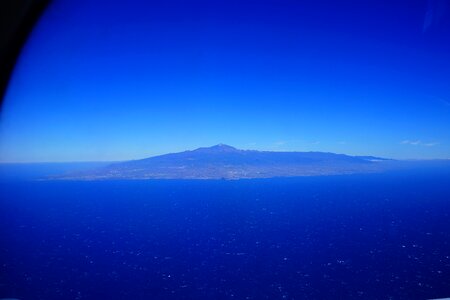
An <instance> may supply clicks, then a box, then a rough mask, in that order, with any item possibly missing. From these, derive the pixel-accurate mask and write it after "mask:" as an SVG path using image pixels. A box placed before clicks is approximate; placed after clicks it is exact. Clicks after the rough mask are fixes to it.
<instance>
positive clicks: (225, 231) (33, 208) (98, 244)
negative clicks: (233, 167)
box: [0, 168, 450, 300]
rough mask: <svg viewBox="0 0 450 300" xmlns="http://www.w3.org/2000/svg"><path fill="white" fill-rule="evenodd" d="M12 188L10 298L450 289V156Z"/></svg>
mask: <svg viewBox="0 0 450 300" xmlns="http://www.w3.org/2000/svg"><path fill="white" fill-rule="evenodd" d="M0 193H1V194H0V195H1V200H0V254H1V256H0V266H1V273H0V298H17V299H21V300H27V299H30V300H31V299H32V300H35V299H45V300H53V299H58V300H59V299H133V300H136V299H429V298H439V297H441V298H442V297H450V168H440V169H439V168H436V169H427V170H426V171H423V170H421V171H417V172H413V171H411V170H409V171H405V172H391V173H385V174H369V175H346V176H323V177H304V178H290V179H264V180H237V181H225V180H218V181H207V180H205V181H201V180H199V181H195V180H192V181H183V180H178V181H177V180H160V181H158V180H149V181H49V180H48V181H45V180H44V181H38V180H30V179H29V178H27V179H22V180H20V179H17V178H15V179H8V180H7V179H5V180H2V181H1V182H0Z"/></svg>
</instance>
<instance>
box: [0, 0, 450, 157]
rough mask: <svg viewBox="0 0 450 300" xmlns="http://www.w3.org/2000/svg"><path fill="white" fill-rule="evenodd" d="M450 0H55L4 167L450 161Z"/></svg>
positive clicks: (14, 101)
mask: <svg viewBox="0 0 450 300" xmlns="http://www.w3.org/2000/svg"><path fill="white" fill-rule="evenodd" d="M446 2H447V1H445V0H431V1H394V0H391V1H379V0H378V1H371V0H369V1H335V0H328V1H324V0H317V1H275V0H274V1H263V0H259V1H244V0H242V1H232V0H227V1H216V0H214V1H212V0H210V1H196V0H193V1H181V0H179V1H175V0H174V1H170V0H169V1H167V0H166V1H133V0H131V1H91V0H90V1H87V0H82V1H70V0H60V1H56V2H55V3H54V4H53V5H52V6H51V7H50V8H49V9H48V11H47V12H46V13H45V14H44V16H43V17H42V19H41V20H40V22H39V24H38V25H37V26H36V28H35V30H34V32H33V34H32V35H31V37H30V39H29V41H28V42H27V44H26V46H25V48H24V49H23V51H22V54H21V56H20V59H19V61H18V64H17V66H16V69H15V71H14V74H13V77H12V79H11V82H10V86H9V89H8V92H7V95H6V98H5V101H4V106H3V107H2V112H1V123H0V160H1V161H3V162H46V161H96V160H125V159H136V158H143V157H147V156H152V155H157V154H162V153H166V152H174V151H181V150H185V149H193V148H196V147H200V146H209V145H213V144H218V143H226V144H230V145H233V146H235V147H238V148H243V149H260V150H276V151H281V150H286V151H329V152H338V153H347V154H358V155H378V156H385V157H393V158H450V14H449V10H450V7H449V5H447V4H446Z"/></svg>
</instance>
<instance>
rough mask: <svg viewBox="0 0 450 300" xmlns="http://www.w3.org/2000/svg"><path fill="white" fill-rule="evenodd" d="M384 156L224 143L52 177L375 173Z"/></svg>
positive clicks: (212, 177)
mask: <svg viewBox="0 0 450 300" xmlns="http://www.w3.org/2000/svg"><path fill="white" fill-rule="evenodd" d="M387 161H389V160H388V159H385V158H379V157H374V156H350V155H346V154H336V153H332V152H315V151H310V152H281V151H280V152H279V151H258V150H242V149H237V148H235V147H233V146H229V145H226V144H218V145H214V146H211V147H200V148H197V149H194V150H187V151H183V152H177V153H168V154H163V155H159V156H153V157H148V158H143V159H138V160H130V161H125V162H118V163H113V164H111V165H108V166H106V167H103V168H99V169H96V170H92V171H86V172H78V173H72V174H64V175H61V176H59V177H56V179H83V180H101V179H243V178H249V179H250V178H271V177H297V176H317V175H339V174H354V173H367V172H378V171H381V170H383V169H384V166H385V165H386V162H387Z"/></svg>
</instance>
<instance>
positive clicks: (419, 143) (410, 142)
mask: <svg viewBox="0 0 450 300" xmlns="http://www.w3.org/2000/svg"><path fill="white" fill-rule="evenodd" d="M400 144H402V145H412V146H425V147H433V146H436V145H438V144H439V143H433V142H427V143H424V142H422V141H420V140H403V141H401V142H400Z"/></svg>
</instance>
